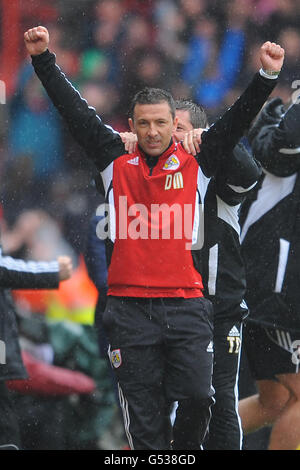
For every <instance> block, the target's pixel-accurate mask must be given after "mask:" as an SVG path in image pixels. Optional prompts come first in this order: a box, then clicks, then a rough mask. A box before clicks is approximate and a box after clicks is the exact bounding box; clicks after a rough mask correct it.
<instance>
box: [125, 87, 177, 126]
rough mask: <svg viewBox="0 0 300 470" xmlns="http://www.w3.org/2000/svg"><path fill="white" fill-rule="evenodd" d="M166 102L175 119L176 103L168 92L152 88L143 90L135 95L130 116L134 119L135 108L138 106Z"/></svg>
mask: <svg viewBox="0 0 300 470" xmlns="http://www.w3.org/2000/svg"><path fill="white" fill-rule="evenodd" d="M164 101H165V102H167V103H168V105H169V107H170V111H171V114H172V117H173V119H174V118H175V112H176V108H175V101H174V98H173V96H172V95H171V93H169V92H168V91H166V90H162V89H161V88H150V87H146V88H143V90H141V91H139V92H138V93H136V94H135V96H134V97H133V100H132V102H131V107H130V111H129V116H130V117H131V118H133V112H134V108H135V105H137V104H159V103H162V102H164Z"/></svg>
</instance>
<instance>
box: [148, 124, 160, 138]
mask: <svg viewBox="0 0 300 470" xmlns="http://www.w3.org/2000/svg"><path fill="white" fill-rule="evenodd" d="M157 134H158V132H157V127H156V125H155V124H150V126H149V131H148V135H149V137H156V136H157Z"/></svg>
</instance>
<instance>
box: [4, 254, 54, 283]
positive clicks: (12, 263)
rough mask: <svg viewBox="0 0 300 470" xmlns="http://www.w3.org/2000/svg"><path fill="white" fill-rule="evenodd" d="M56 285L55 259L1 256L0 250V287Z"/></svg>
mask: <svg viewBox="0 0 300 470" xmlns="http://www.w3.org/2000/svg"><path fill="white" fill-rule="evenodd" d="M58 285H59V265H58V262H57V261H51V262H46V261H24V260H20V259H15V258H12V257H10V256H3V255H2V252H1V250H0V288H3V289H56V288H57V287H58Z"/></svg>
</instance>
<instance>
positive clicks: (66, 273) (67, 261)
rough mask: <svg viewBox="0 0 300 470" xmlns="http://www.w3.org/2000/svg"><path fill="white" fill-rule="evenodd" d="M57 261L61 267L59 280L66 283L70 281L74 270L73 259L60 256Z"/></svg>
mask: <svg viewBox="0 0 300 470" xmlns="http://www.w3.org/2000/svg"><path fill="white" fill-rule="evenodd" d="M57 261H58V266H59V280H60V281H65V280H67V279H70V277H71V275H72V269H73V266H72V260H71V258H69V256H59V257H58V258H57Z"/></svg>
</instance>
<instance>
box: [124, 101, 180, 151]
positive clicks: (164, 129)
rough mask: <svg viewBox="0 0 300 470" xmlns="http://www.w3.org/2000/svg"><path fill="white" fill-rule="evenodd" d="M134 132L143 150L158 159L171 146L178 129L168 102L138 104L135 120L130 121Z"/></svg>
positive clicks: (134, 114)
mask: <svg viewBox="0 0 300 470" xmlns="http://www.w3.org/2000/svg"><path fill="white" fill-rule="evenodd" d="M129 126H130V129H131V131H132V132H134V133H135V134H136V135H137V139H138V143H139V146H140V147H141V149H142V150H143V151H144V152H145V153H146V154H147V155H150V156H151V157H158V156H159V155H161V154H162V153H163V152H164V151H165V150H166V149H167V148H168V146H169V144H170V140H171V138H172V135H173V133H174V131H175V129H176V127H177V118H174V119H173V117H172V113H171V109H170V106H169V104H168V103H167V102H166V101H162V102H161V103H157V104H139V103H138V104H136V105H135V107H134V112H133V119H129Z"/></svg>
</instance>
